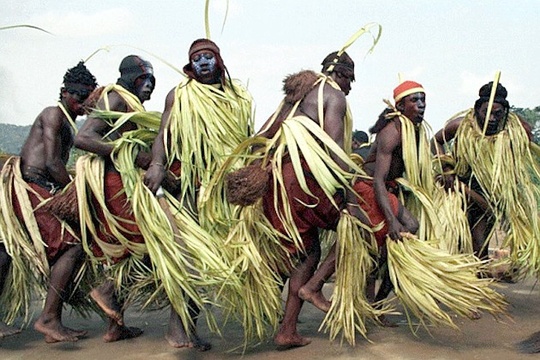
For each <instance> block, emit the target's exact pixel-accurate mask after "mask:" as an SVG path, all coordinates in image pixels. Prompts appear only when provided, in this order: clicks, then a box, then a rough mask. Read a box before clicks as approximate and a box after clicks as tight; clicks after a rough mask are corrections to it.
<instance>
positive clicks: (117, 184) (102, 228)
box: [92, 171, 144, 262]
mask: <svg viewBox="0 0 540 360" xmlns="http://www.w3.org/2000/svg"><path fill="white" fill-rule="evenodd" d="M104 185H105V189H104V195H105V203H106V204H107V209H108V210H109V212H110V213H111V214H113V215H115V216H116V217H118V218H119V219H118V223H119V224H120V226H122V228H123V229H124V230H123V231H120V232H121V233H122V234H123V235H124V236H125V237H126V238H127V239H129V240H130V241H132V242H135V243H144V237H143V236H142V234H141V232H140V230H139V227H138V226H137V224H136V223H135V216H134V215H133V211H132V208H131V203H130V202H129V201H128V199H127V196H126V194H125V192H124V191H123V189H124V185H123V184H122V177H121V176H120V174H119V173H116V172H113V171H109V172H107V173H106V174H105V184H104ZM94 207H95V209H96V218H97V220H98V221H99V223H98V224H97V232H98V237H99V239H100V240H101V241H104V242H107V243H109V244H118V241H117V240H116V238H115V237H114V235H112V233H111V228H110V226H109V224H108V223H107V221H106V219H105V216H104V214H103V211H102V209H101V208H100V207H99V206H98V203H97V201H96V200H95V199H94ZM92 252H93V253H94V255H95V256H98V257H101V256H103V251H102V250H101V248H100V247H99V245H98V244H97V243H94V246H92ZM128 256H129V250H128V249H126V250H125V251H124V254H123V255H122V256H120V257H117V258H114V259H112V261H113V262H118V261H120V260H122V259H124V258H126V257H128Z"/></svg>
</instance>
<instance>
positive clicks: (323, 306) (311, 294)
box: [298, 286, 332, 313]
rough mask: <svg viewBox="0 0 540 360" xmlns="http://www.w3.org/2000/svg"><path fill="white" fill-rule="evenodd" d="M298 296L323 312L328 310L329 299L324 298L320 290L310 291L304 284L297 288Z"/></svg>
mask: <svg viewBox="0 0 540 360" xmlns="http://www.w3.org/2000/svg"><path fill="white" fill-rule="evenodd" d="M298 297H300V299H302V300H304V301H307V302H310V303H311V304H313V306H315V307H316V308H317V309H319V310H321V311H323V312H325V313H326V312H328V311H329V310H330V306H331V305H332V303H331V302H330V301H328V300H326V298H325V297H324V295H323V293H322V291H320V290H319V291H310V290H308V289H306V287H305V286H303V287H301V288H300V290H298Z"/></svg>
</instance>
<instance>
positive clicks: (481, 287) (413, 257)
mask: <svg viewBox="0 0 540 360" xmlns="http://www.w3.org/2000/svg"><path fill="white" fill-rule="evenodd" d="M402 236H403V241H392V240H387V248H388V266H389V270H390V278H391V280H392V283H393V284H394V293H395V294H396V296H397V297H398V298H399V299H400V301H401V303H402V304H403V307H404V310H405V313H406V315H407V319H408V322H409V326H411V329H412V321H411V320H412V318H413V317H415V318H416V319H417V320H418V322H419V326H420V325H421V326H422V327H424V328H425V329H428V326H429V325H446V326H449V327H451V328H454V329H457V328H458V327H457V325H456V324H455V323H454V320H453V318H452V317H451V316H450V315H449V314H448V313H447V312H446V311H445V310H444V308H446V309H449V310H451V311H453V312H454V313H455V314H457V315H459V316H464V317H469V318H473V317H474V316H475V315H476V314H478V313H480V312H482V311H486V312H488V313H490V314H491V315H493V316H494V317H495V318H499V317H500V316H501V315H507V306H508V303H507V302H506V300H505V298H504V296H503V295H502V294H500V293H498V292H496V291H495V290H494V289H492V288H491V286H493V282H492V279H482V278H479V277H478V276H477V275H478V272H479V271H480V270H482V269H483V264H484V262H483V261H481V260H478V259H477V258H474V257H473V256H472V255H466V254H457V255H451V254H449V253H448V252H446V251H444V250H440V249H436V248H434V247H433V246H432V245H430V244H429V243H428V242H425V241H421V240H419V239H418V238H417V237H416V236H415V235H412V234H409V233H402ZM428 331H429V330H428ZM413 332H415V330H414V329H413Z"/></svg>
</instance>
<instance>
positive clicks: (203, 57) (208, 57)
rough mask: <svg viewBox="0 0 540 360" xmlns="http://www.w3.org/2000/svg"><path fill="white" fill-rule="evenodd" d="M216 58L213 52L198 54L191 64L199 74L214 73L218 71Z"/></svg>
mask: <svg viewBox="0 0 540 360" xmlns="http://www.w3.org/2000/svg"><path fill="white" fill-rule="evenodd" d="M216 64H217V62H216V58H215V56H214V54H212V53H208V52H206V53H202V54H197V55H195V56H194V57H193V59H192V60H191V65H192V66H193V70H195V73H196V74H197V76H203V75H205V74H209V73H213V72H214V71H216Z"/></svg>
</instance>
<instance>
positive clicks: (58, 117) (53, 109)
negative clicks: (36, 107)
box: [34, 106, 65, 124]
mask: <svg viewBox="0 0 540 360" xmlns="http://www.w3.org/2000/svg"><path fill="white" fill-rule="evenodd" d="M64 118H65V115H64V112H63V111H62V110H61V109H60V108H59V107H58V106H47V107H46V108H44V109H43V110H41V112H40V113H39V115H38V116H37V117H36V120H35V121H34V123H41V124H42V123H50V122H61V121H62V120H63V119H64Z"/></svg>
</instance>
